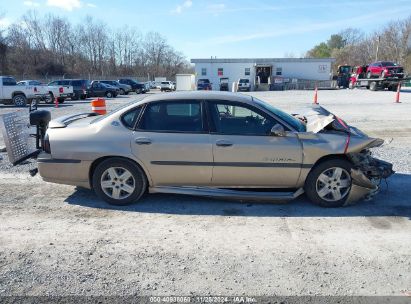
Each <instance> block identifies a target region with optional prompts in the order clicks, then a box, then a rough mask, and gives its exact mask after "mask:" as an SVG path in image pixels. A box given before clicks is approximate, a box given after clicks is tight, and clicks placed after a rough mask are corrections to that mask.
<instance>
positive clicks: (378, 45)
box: [375, 35, 381, 61]
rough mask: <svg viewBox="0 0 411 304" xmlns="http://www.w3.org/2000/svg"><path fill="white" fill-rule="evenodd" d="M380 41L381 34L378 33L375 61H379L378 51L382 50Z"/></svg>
mask: <svg viewBox="0 0 411 304" xmlns="http://www.w3.org/2000/svg"><path fill="white" fill-rule="evenodd" d="M380 41H381V36H380V35H378V40H377V50H376V51H375V61H378V52H379V51H380Z"/></svg>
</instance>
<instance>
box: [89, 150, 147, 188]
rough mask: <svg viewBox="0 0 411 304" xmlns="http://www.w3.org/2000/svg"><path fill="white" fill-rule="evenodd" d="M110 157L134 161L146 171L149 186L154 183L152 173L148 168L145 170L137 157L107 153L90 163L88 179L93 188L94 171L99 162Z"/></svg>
mask: <svg viewBox="0 0 411 304" xmlns="http://www.w3.org/2000/svg"><path fill="white" fill-rule="evenodd" d="M110 158H121V159H124V160H128V161H131V162H133V163H134V164H135V165H137V166H138V167H139V168H140V170H141V171H142V172H143V173H144V175H145V178H146V180H147V186H150V185H151V184H152V182H151V176H150V174H148V172H147V170H145V168H144V166H143V165H142V164H141V163H140V162H139V161H137V160H136V159H133V158H130V157H125V156H120V155H107V156H102V157H99V158H97V159H95V160H94V161H93V162H92V163H91V165H90V168H89V172H88V179H89V183H90V187H91V188H93V173H94V170H95V169H96V168H97V166H98V165H99V164H101V163H102V162H103V161H105V160H107V159H110Z"/></svg>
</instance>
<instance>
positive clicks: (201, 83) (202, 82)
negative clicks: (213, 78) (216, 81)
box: [197, 79, 213, 91]
mask: <svg viewBox="0 0 411 304" xmlns="http://www.w3.org/2000/svg"><path fill="white" fill-rule="evenodd" d="M212 89H213V88H212V86H211V82H210V80H208V79H199V80H198V81H197V90H208V91H211V90H212Z"/></svg>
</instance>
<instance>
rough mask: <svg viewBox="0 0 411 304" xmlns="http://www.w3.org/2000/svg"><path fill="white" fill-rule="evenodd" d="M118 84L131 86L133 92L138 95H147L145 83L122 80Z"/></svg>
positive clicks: (127, 79) (128, 79)
mask: <svg viewBox="0 0 411 304" xmlns="http://www.w3.org/2000/svg"><path fill="white" fill-rule="evenodd" d="M118 82H119V83H121V84H128V85H129V86H131V88H132V89H133V91H134V92H136V93H137V94H142V93H145V86H144V83H141V82H137V81H135V80H133V79H130V78H121V79H119V80H118Z"/></svg>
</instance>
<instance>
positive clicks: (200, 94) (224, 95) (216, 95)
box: [142, 91, 253, 103]
mask: <svg viewBox="0 0 411 304" xmlns="http://www.w3.org/2000/svg"><path fill="white" fill-rule="evenodd" d="M187 99H215V100H227V101H238V102H243V103H252V101H253V98H252V97H251V96H249V95H245V94H241V93H231V92H220V91H208V92H204V91H184V92H173V93H167V94H153V95H150V96H147V97H145V98H144V99H143V100H142V103H148V102H154V101H170V100H171V101H179V100H187Z"/></svg>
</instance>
